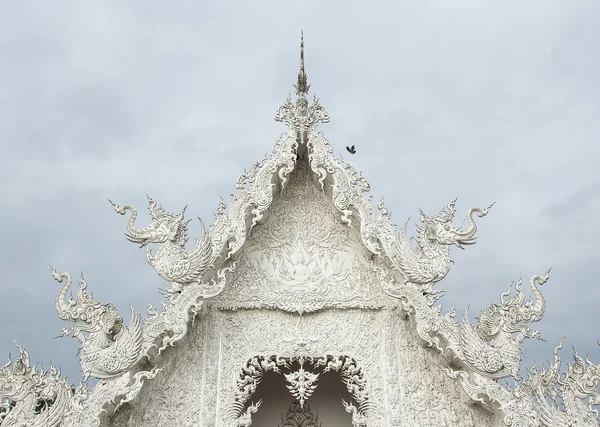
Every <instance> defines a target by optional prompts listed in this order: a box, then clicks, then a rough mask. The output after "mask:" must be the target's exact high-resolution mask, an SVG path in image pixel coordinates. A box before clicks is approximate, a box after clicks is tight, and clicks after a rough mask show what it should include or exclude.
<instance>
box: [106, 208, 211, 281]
mask: <svg viewBox="0 0 600 427" xmlns="http://www.w3.org/2000/svg"><path fill="white" fill-rule="evenodd" d="M148 200H149V202H150V207H149V211H150V216H151V218H152V222H151V223H150V225H149V226H147V227H145V228H141V229H140V228H137V227H136V226H135V220H136V218H137V210H136V209H135V208H134V207H132V206H129V205H124V206H123V207H120V206H119V205H117V204H116V203H113V202H110V200H109V202H110V203H111V204H112V205H113V207H114V209H115V212H117V213H118V214H120V215H125V213H126V212H127V211H130V212H131V216H130V218H129V221H127V225H126V229H127V233H125V235H126V237H127V239H128V240H129V241H131V242H134V243H138V244H140V245H141V247H145V248H146V258H147V260H148V263H149V264H150V265H152V266H153V267H154V268H155V269H156V272H157V273H158V275H159V276H160V277H162V278H163V279H165V280H167V281H168V282H170V283H171V284H172V285H173V288H174V290H175V291H176V292H179V291H181V289H182V288H183V287H184V286H185V285H187V284H193V283H198V282H199V280H200V278H201V277H202V276H203V275H204V273H206V271H208V268H209V267H210V266H211V265H212V262H213V261H214V259H213V250H212V241H211V236H210V234H209V233H208V232H207V231H206V228H205V227H204V223H203V222H202V220H200V223H201V225H202V231H203V232H202V238H201V239H200V240H199V239H197V238H196V239H195V240H196V245H195V246H194V248H192V249H191V250H187V249H186V248H185V244H186V243H187V241H188V228H187V225H188V223H189V221H187V222H184V217H185V209H186V208H183V210H182V211H181V212H180V213H179V214H172V213H168V212H166V211H165V210H164V209H163V208H162V206H158V205H157V204H156V202H155V201H154V200H152V199H151V198H150V197H148ZM150 243H154V244H159V245H161V246H160V247H159V248H158V249H157V250H156V253H153V250H152V249H150V247H149V244H150Z"/></svg>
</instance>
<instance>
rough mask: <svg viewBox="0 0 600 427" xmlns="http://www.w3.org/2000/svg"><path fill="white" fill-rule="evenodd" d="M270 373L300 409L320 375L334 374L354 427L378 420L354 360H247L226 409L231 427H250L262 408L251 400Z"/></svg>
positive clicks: (363, 379)
mask: <svg viewBox="0 0 600 427" xmlns="http://www.w3.org/2000/svg"><path fill="white" fill-rule="evenodd" d="M271 371H272V372H275V373H278V374H281V375H283V376H284V378H285V381H286V387H287V389H288V390H289V392H290V393H291V396H292V397H293V398H294V400H295V403H296V404H297V405H298V406H299V407H300V408H301V409H302V408H304V405H305V403H306V402H307V401H308V400H309V399H310V397H311V396H312V394H313V392H314V391H315V389H316V388H317V385H318V380H319V375H321V374H323V373H326V372H329V371H336V372H338V373H339V375H340V377H341V379H342V381H343V383H344V385H345V386H346V389H347V391H348V393H349V394H350V396H351V399H350V400H349V401H348V402H346V401H345V400H342V404H343V405H344V407H345V409H346V411H347V412H348V413H350V414H351V415H352V425H353V427H367V426H371V425H374V420H376V419H378V406H377V405H376V404H375V403H374V402H372V401H371V400H370V399H369V394H368V391H367V379H366V375H365V372H364V370H363V369H362V367H361V366H359V364H358V363H357V361H356V360H355V359H354V358H352V357H350V356H346V355H339V356H333V355H325V356H322V357H307V356H292V357H283V356H278V355H271V356H254V357H252V358H250V359H248V360H247V361H246V363H245V364H244V366H243V367H242V369H241V371H240V372H239V374H238V377H237V379H236V381H237V390H236V391H235V393H234V395H233V397H232V399H231V400H230V402H229V403H228V405H227V408H226V419H227V421H228V422H229V425H230V426H231V427H248V426H250V425H251V424H252V414H254V413H256V412H257V411H258V410H259V408H260V406H261V404H262V400H258V401H256V402H255V401H253V400H252V396H253V395H254V393H255V392H256V389H257V387H258V385H259V384H260V383H261V381H262V380H263V376H264V375H265V373H267V372H271Z"/></svg>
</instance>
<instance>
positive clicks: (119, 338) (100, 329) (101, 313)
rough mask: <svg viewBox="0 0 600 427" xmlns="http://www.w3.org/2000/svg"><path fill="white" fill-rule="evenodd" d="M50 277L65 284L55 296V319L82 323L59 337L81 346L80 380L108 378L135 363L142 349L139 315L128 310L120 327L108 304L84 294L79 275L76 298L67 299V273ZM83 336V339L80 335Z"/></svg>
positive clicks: (114, 310)
mask: <svg viewBox="0 0 600 427" xmlns="http://www.w3.org/2000/svg"><path fill="white" fill-rule="evenodd" d="M52 276H53V277H54V279H55V280H56V281H58V282H60V283H61V282H63V280H65V279H66V281H65V284H64V285H63V287H62V288H61V290H60V292H59V293H58V295H57V297H56V311H57V313H58V317H60V318H61V319H63V320H66V321H69V322H83V323H80V324H78V325H73V326H71V327H70V328H67V329H63V330H62V331H61V333H60V336H67V335H71V336H73V337H75V338H77V339H78V340H79V342H80V344H81V346H80V350H81V369H82V371H83V374H84V380H85V379H87V378H88V377H89V376H93V377H96V378H102V379H106V378H112V377H115V376H118V375H120V374H122V373H123V372H125V371H127V370H129V369H131V368H132V367H133V365H134V364H135V363H136V362H137V361H138V360H139V357H140V354H141V346H142V325H141V317H140V314H139V313H135V312H134V311H133V309H131V322H130V324H129V327H125V326H123V317H121V315H120V314H119V312H118V311H117V309H116V308H115V307H114V306H113V305H112V304H101V303H99V302H98V301H96V300H95V299H94V298H93V297H92V296H91V295H89V294H88V293H87V292H86V289H87V283H86V281H85V280H84V278H83V274H82V276H81V286H80V287H79V291H78V292H77V299H76V300H75V299H73V298H72V297H69V299H68V300H67V299H66V296H67V292H68V291H69V289H70V287H71V275H70V274H69V273H57V272H56V270H55V269H54V268H52ZM84 332H85V333H87V336H85V335H83V333H84Z"/></svg>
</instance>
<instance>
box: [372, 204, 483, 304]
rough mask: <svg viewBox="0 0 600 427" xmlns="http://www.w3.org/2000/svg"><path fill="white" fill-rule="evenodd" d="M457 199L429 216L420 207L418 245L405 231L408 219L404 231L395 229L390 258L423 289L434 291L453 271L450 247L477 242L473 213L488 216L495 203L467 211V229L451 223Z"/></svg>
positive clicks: (385, 214)
mask: <svg viewBox="0 0 600 427" xmlns="http://www.w3.org/2000/svg"><path fill="white" fill-rule="evenodd" d="M455 204H456V199H455V200H453V201H452V203H450V204H449V205H448V207H447V208H445V209H442V211H440V213H438V214H437V215H435V216H432V217H428V216H427V215H425V214H424V213H423V211H420V214H421V223H422V225H421V226H419V227H418V228H417V239H416V240H417V246H416V247H413V246H412V245H411V243H410V240H411V239H409V238H408V237H407V235H406V227H407V225H408V220H407V221H406V222H405V223H404V230H403V231H402V233H395V234H396V236H395V241H393V242H391V243H392V250H390V251H388V252H389V255H388V256H389V259H390V261H391V262H392V264H393V266H394V267H395V268H396V269H397V270H400V271H401V272H402V274H403V276H404V283H405V284H408V283H410V284H414V285H417V286H419V287H420V288H421V290H422V291H423V292H424V293H427V294H430V293H432V287H433V285H434V284H435V283H437V282H439V281H440V280H442V279H443V278H444V277H446V275H447V274H448V271H450V264H451V263H452V261H451V260H450V248H449V246H451V245H454V246H457V247H459V248H461V249H464V246H465V245H472V244H474V243H475V239H476V237H475V233H476V232H477V224H476V223H475V220H474V219H473V215H474V214H477V216H478V217H479V218H482V217H484V216H486V215H487V214H488V212H489V210H490V208H491V207H492V206H493V203H492V204H491V205H490V206H487V207H486V208H485V209H483V210H482V209H479V208H471V209H470V210H469V212H468V214H467V220H468V222H469V226H468V227H467V229H466V230H462V229H461V228H457V227H455V226H454V225H452V220H453V219H454V215H455V213H456V209H455V208H454V206H455ZM379 210H380V212H381V215H382V216H383V217H385V218H386V219H387V210H386V209H385V207H383V204H382V203H380V204H379Z"/></svg>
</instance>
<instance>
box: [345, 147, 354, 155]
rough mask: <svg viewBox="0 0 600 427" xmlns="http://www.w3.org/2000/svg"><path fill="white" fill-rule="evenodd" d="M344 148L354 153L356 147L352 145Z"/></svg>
mask: <svg viewBox="0 0 600 427" xmlns="http://www.w3.org/2000/svg"><path fill="white" fill-rule="evenodd" d="M346 150H348V152H349V153H350V154H356V149H355V148H354V145H353V146H352V147H346Z"/></svg>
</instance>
